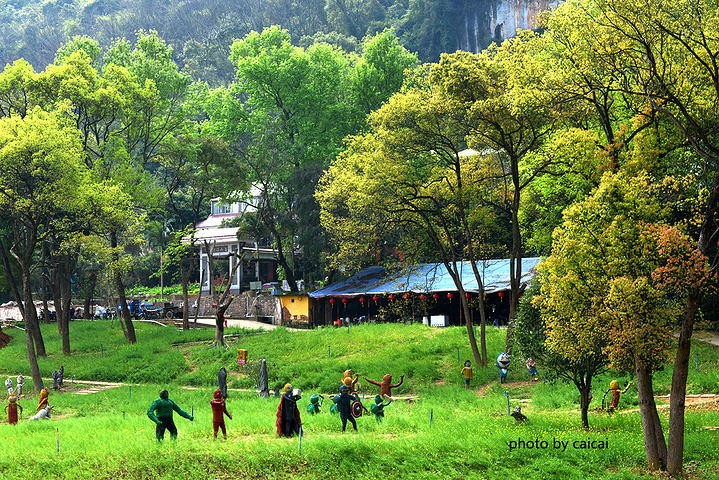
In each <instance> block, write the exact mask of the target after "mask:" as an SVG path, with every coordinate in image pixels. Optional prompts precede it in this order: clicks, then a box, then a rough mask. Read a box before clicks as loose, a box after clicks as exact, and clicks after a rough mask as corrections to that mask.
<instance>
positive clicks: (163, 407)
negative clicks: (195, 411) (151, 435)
mask: <svg viewBox="0 0 719 480" xmlns="http://www.w3.org/2000/svg"><path fill="white" fill-rule="evenodd" d="M173 411H175V412H177V413H178V414H179V415H180V416H181V417H185V418H186V419H188V420H189V421H191V422H192V421H194V420H195V417H194V416H193V415H190V414H189V413H187V412H186V411H184V410H183V409H181V408H180V407H179V406H178V405H177V404H176V403H175V402H173V401H172V400H170V394H169V392H168V391H167V390H162V391H161V392H160V398H158V399H157V400H155V401H154V402H152V405H150V408H148V409H147V416H148V417H149V419H150V420H152V421H153V422H155V424H156V425H157V427H156V428H155V437H156V438H157V441H158V442H161V441H162V440H164V438H165V430H168V431H169V432H170V437H171V438H172V439H173V440H174V439H176V438H177V427H176V426H175V421H174V420H173V419H172V412H173Z"/></svg>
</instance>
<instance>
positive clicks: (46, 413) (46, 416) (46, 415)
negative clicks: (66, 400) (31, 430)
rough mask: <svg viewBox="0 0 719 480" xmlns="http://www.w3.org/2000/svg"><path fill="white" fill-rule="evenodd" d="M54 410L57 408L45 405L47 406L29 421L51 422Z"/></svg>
mask: <svg viewBox="0 0 719 480" xmlns="http://www.w3.org/2000/svg"><path fill="white" fill-rule="evenodd" d="M53 408H55V406H54V405H45V406H44V407H42V408H41V409H40V410H39V411H38V412H37V413H36V414H35V415H33V416H32V417H30V418H28V419H27V420H28V421H32V420H50V417H51V415H50V413H51V411H52V409H53Z"/></svg>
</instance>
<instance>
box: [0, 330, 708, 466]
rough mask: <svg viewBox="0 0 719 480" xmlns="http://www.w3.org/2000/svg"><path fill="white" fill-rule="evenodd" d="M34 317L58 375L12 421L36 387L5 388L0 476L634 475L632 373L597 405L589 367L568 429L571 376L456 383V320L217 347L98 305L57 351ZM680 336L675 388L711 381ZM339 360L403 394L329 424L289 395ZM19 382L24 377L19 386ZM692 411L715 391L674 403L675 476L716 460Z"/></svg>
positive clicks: (600, 387)
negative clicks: (610, 404)
mask: <svg viewBox="0 0 719 480" xmlns="http://www.w3.org/2000/svg"><path fill="white" fill-rule="evenodd" d="M43 328H44V330H43V333H44V336H45V340H46V345H47V350H48V352H49V353H50V356H49V357H48V358H47V359H42V360H41V363H40V365H41V370H42V374H43V376H44V377H47V378H48V380H47V382H50V380H49V376H50V374H51V373H52V370H53V369H55V368H58V367H59V366H60V364H63V365H64V366H65V374H66V378H67V380H66V388H65V390H64V391H61V392H60V393H55V392H51V394H50V403H51V404H53V405H55V413H54V415H53V418H52V419H51V420H49V421H42V422H27V421H25V419H26V418H28V417H29V416H30V415H32V414H34V413H35V407H36V406H37V401H38V399H37V396H36V395H35V394H33V393H30V394H28V395H27V396H25V397H24V398H22V399H21V400H20V401H19V404H20V405H21V406H23V407H24V408H25V412H24V413H25V414H24V415H23V419H21V421H20V423H19V424H18V425H14V426H13V425H8V424H7V417H4V418H3V421H2V423H0V436H1V437H2V438H3V439H4V440H5V442H4V448H3V449H2V453H0V478H11V477H12V478H31V477H35V476H43V477H46V478H75V479H76V478H88V477H90V476H93V477H95V478H188V477H191V476H197V477H199V476H202V477H201V478H206V477H211V478H228V479H229V478H262V479H271V478H307V479H309V478H318V477H321V476H327V475H330V476H332V477H335V476H348V477H350V478H354V479H365V478H367V479H370V478H372V479H375V478H428V479H429V478H432V479H434V478H441V479H448V478H457V479H459V478H463V479H464V478H499V477H504V478H523V479H525V478H639V477H642V476H643V468H644V466H645V460H644V451H643V441H642V436H641V422H640V417H639V413H638V411H637V408H636V390H635V389H630V390H629V392H628V393H627V394H625V395H623V396H622V399H621V403H620V407H621V408H620V411H619V412H618V413H617V414H615V415H613V416H609V415H606V414H604V413H602V412H601V411H599V410H596V407H597V406H598V405H599V404H600V403H601V397H602V394H603V391H604V390H605V389H606V388H608V384H609V380H611V379H612V378H614V377H610V376H606V377H604V378H599V379H597V383H596V384H595V385H596V386H595V393H594V396H595V400H594V403H593V404H592V407H594V408H595V410H592V412H591V414H590V424H591V425H592V430H591V431H589V432H586V431H583V430H581V429H580V425H581V422H580V418H579V411H578V405H577V394H576V390H575V389H574V387H571V386H567V385H561V384H555V385H552V384H549V383H545V382H542V381H540V382H535V383H531V382H528V381H527V380H528V377H527V374H526V369H525V368H524V366H523V364H521V363H520V362H515V364H514V365H513V367H512V368H513V370H512V371H511V372H510V376H509V383H508V384H505V385H501V386H500V385H499V382H498V380H497V377H498V375H497V369H496V367H488V368H486V369H481V368H477V367H476V366H474V380H473V385H472V389H470V390H465V389H464V385H463V379H462V376H461V375H460V370H461V363H459V362H458V351H459V360H460V362H463V361H464V360H465V359H467V358H470V352H469V348H468V345H467V342H466V330H465V329H464V328H447V329H431V328H428V327H424V326H422V325H371V326H363V327H357V328H354V329H351V330H350V332H349V333H348V332H347V330H346V329H324V330H315V331H302V332H288V331H286V330H285V329H278V330H275V331H273V332H268V333H260V332H249V331H239V330H237V331H233V330H231V331H229V332H227V333H228V334H233V335H238V336H236V337H231V338H229V340H230V344H231V347H230V349H228V350H224V349H216V348H210V342H211V340H212V336H213V331H211V330H196V331H190V332H181V331H177V330H174V329H171V328H163V327H159V326H156V325H150V324H138V325H137V330H138V339H139V343H138V344H137V345H133V346H128V345H125V341H124V337H123V336H122V332H121V330H120V329H119V327H118V326H117V323H115V326H114V327H113V328H110V323H109V321H102V322H74V323H72V324H71V341H72V345H73V350H74V352H75V353H74V354H73V356H72V357H69V358H66V357H62V356H61V354H60V353H59V352H60V351H61V348H60V343H59V340H58V339H57V331H56V328H55V325H50V326H44V327H43ZM4 331H6V333H9V334H10V335H13V336H14V337H15V339H14V340H13V341H12V342H11V344H10V345H9V346H8V347H7V348H5V349H3V350H2V351H0V375H6V376H10V377H12V378H13V379H14V377H15V376H17V374H18V373H23V374H24V375H26V377H27V376H29V369H28V367H27V361H26V360H25V359H24V357H25V355H26V353H25V346H24V332H22V331H19V330H17V329H6V330H4ZM504 333H505V331H504V330H490V331H489V337H488V342H489V345H488V347H489V351H490V352H491V353H490V356H491V357H494V356H496V354H497V353H498V352H499V351H500V349H501V348H502V345H503V343H504ZM238 348H243V349H246V350H248V351H249V357H250V364H249V365H247V366H245V367H243V368H240V366H239V365H237V363H236V360H235V359H236V350H237V349H238ZM458 349H459V350H458ZM695 352H698V353H699V356H700V368H699V372H696V369H695V368H693V369H692V371H691V372H690V380H689V383H690V387H689V388H690V390H692V392H701V391H711V390H715V389H716V385H717V370H718V369H717V366H719V352H718V351H717V349H715V348H711V347H708V346H703V345H702V346H698V347H697V348H696V350H695ZM262 356H264V357H265V358H266V359H267V362H268V370H269V379H270V388H275V387H278V386H281V385H284V383H286V382H291V383H292V384H293V386H295V387H298V388H301V389H302V390H303V398H302V399H301V400H300V401H299V402H298V405H299V407H300V411H301V412H302V420H303V431H304V434H303V437H302V440H301V442H300V439H298V438H293V439H291V440H287V439H280V438H277V437H276V435H275V426H274V422H275V414H276V410H277V404H278V400H277V399H275V398H271V399H268V400H265V399H261V398H259V397H258V395H257V394H256V393H254V391H252V390H253V389H252V387H253V386H254V385H255V384H256V383H258V369H257V365H258V363H259V360H260V359H261V358H262ZM223 365H224V366H225V367H226V368H227V369H228V371H229V372H230V375H229V384H230V388H232V389H235V390H233V391H231V392H230V397H229V399H228V401H227V406H228V410H229V411H230V413H231V414H232V415H233V420H227V426H228V439H227V441H215V440H214V439H213V436H212V414H211V410H210V405H209V401H210V399H211V398H212V391H213V390H214V388H215V386H216V378H217V371H218V369H219V368H220V366H223ZM538 367H539V370H540V378H541V374H542V369H541V365H539V366H538ZM346 369H352V370H353V372H358V373H360V375H364V376H367V377H369V378H372V379H375V380H379V379H380V378H381V377H382V375H384V374H385V373H390V374H392V375H393V382H398V381H399V377H400V375H402V374H404V375H405V378H404V382H403V384H402V385H401V386H400V387H398V388H396V389H394V390H393V395H395V396H400V397H412V398H411V399H401V400H400V399H398V400H395V401H394V402H393V403H392V404H391V405H390V406H388V407H386V409H385V410H386V417H385V419H384V421H383V422H382V423H377V422H376V421H375V420H374V419H373V418H371V417H367V416H363V417H361V418H359V419H358V420H357V424H358V428H359V432H357V433H354V432H348V433H345V434H342V433H341V424H340V419H339V417H338V416H334V415H331V414H329V413H328V412H329V403H327V402H329V399H325V405H324V407H323V413H321V414H319V415H315V416H310V415H309V414H308V413H306V412H305V407H306V406H307V404H308V403H309V397H310V395H311V394H312V393H323V394H329V393H334V392H335V391H336V388H337V385H338V384H339V381H340V377H341V375H342V372H343V371H344V370H346ZM73 375H74V376H75V380H79V379H82V380H98V381H100V380H102V381H113V382H123V383H124V384H123V385H122V386H118V387H114V388H108V389H105V390H102V391H99V392H97V393H90V394H81V393H82V392H83V391H84V390H86V389H87V387H88V385H86V384H84V383H79V382H75V383H73V379H72V376H73ZM670 375H671V372H670V371H669V370H668V371H665V372H660V373H659V374H658V375H657V390H658V391H659V392H660V393H661V392H666V391H667V389H668V383H669V377H670ZM2 378H3V379H4V378H6V377H2ZM619 380H620V381H627V380H629V379H628V378H624V379H621V378H620V379H619ZM360 383H361V386H360V391H361V394H362V395H365V396H366V397H367V398H366V400H365V401H364V404H365V406H367V407H369V406H370V404H371V399H372V398H373V397H374V395H375V394H376V393H377V388H376V387H374V386H373V385H369V384H367V382H365V381H364V380H362V379H360ZM189 387H191V388H189ZM161 388H168V390H169V391H170V398H172V399H173V400H175V401H176V402H177V403H178V404H179V405H180V406H181V407H182V408H184V409H185V410H187V411H192V412H193V413H194V415H195V421H194V422H192V423H190V422H188V421H187V420H185V419H183V418H180V417H178V416H177V415H176V416H175V417H176V418H175V421H176V423H177V426H178V429H179V432H180V433H179V438H178V440H177V441H176V442H172V441H169V440H166V441H165V442H164V443H163V444H162V445H158V444H157V443H156V442H155V439H154V424H153V423H152V422H151V421H150V420H148V419H147V416H146V409H147V407H148V406H149V405H150V403H151V402H152V401H153V400H154V399H155V398H157V395H158V391H159V390H160V389H161ZM26 389H28V390H29V391H30V392H31V386H30V388H27V387H26ZM505 392H506V396H505ZM692 392H690V393H692ZM507 396H508V397H509V399H510V406H511V408H514V406H516V405H517V404H522V405H523V406H522V411H523V413H525V414H526V415H527V416H528V417H529V419H530V422H529V423H528V424H525V425H514V424H513V419H512V417H509V416H508V415H507ZM663 420H664V421H666V420H667V418H666V417H663ZM707 426H709V427H711V426H714V427H716V426H719V413H717V403H716V402H715V403H713V404H706V405H704V406H702V407H700V408H691V409H690V410H689V411H688V414H687V437H686V453H685V459H686V462H687V466H688V469H689V471H690V477H691V478H715V477H714V476H713V475H715V474H714V473H713V472H714V470H715V469H716V467H717V466H719V454H718V453H717V451H716V448H715V446H716V443H715V442H716V431H710V430H706V429H705V428H704V427H707ZM543 442H546V443H543ZM567 442H568V443H567ZM592 442H593V443H592ZM31 452H32V453H31ZM208 474H209V475H208Z"/></svg>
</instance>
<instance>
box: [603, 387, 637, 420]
mask: <svg viewBox="0 0 719 480" xmlns="http://www.w3.org/2000/svg"><path fill="white" fill-rule="evenodd" d="M631 385H632V382H629V383H627V386H626V387H625V388H624V390H619V382H617V381H616V380H612V381H611V382H609V389H610V390H611V391H612V402H611V403H610V404H609V407H607V411H608V412H609V413H612V412H614V410H615V409H616V408H617V406H618V405H619V394H620V393H627V390H629V387H630V386H631Z"/></svg>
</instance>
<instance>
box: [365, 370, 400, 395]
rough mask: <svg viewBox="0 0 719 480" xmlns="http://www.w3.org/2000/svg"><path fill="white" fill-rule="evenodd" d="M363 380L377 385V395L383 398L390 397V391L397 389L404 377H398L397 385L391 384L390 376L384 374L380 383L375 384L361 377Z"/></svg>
mask: <svg viewBox="0 0 719 480" xmlns="http://www.w3.org/2000/svg"><path fill="white" fill-rule="evenodd" d="M362 378H364V379H365V380H367V381H368V382H369V383H371V384H372V385H377V386H378V387H379V394H380V395H381V396H382V397H383V398H384V397H391V396H392V389H393V388H395V387H399V386H400V385H402V382H403V381H404V375H402V376H400V377H399V383H395V384H394V385H393V384H392V375H390V374H389V373H388V374H386V375H385V376H384V377H382V381H381V382H376V381H374V380H370V379H369V378H367V377H362Z"/></svg>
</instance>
